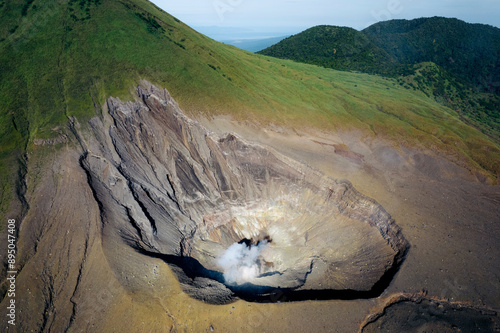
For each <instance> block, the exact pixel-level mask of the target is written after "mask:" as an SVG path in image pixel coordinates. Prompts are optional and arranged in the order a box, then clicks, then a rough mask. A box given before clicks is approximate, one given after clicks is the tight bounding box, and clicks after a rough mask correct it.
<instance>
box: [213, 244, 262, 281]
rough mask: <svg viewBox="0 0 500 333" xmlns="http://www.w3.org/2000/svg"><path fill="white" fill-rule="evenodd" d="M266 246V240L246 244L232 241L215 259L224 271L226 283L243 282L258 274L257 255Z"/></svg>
mask: <svg viewBox="0 0 500 333" xmlns="http://www.w3.org/2000/svg"><path fill="white" fill-rule="evenodd" d="M266 247H267V241H263V242H259V244H257V245H250V246H247V245H246V244H245V243H241V244H240V243H234V244H233V245H231V246H230V247H228V248H227V250H226V252H224V254H223V255H222V256H220V257H219V259H218V260H217V265H218V266H219V267H220V268H222V270H223V272H224V280H225V282H226V283H227V284H243V283H246V282H250V281H251V280H253V279H254V278H256V277H257V276H258V275H259V260H258V259H259V256H260V253H261V252H262V251H263V250H264V249H265V248H266Z"/></svg>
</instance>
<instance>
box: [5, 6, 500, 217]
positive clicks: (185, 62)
mask: <svg viewBox="0 0 500 333" xmlns="http://www.w3.org/2000/svg"><path fill="white" fill-rule="evenodd" d="M0 19H1V22H2V24H1V27H0V84H1V90H0V159H1V160H0V177H1V179H2V180H1V184H2V187H1V188H2V196H3V197H2V202H3V203H5V202H6V200H5V198H6V197H7V196H11V195H12V193H13V185H12V184H13V182H12V179H13V175H15V174H17V170H18V169H17V165H18V159H19V158H20V157H21V156H22V154H23V153H24V151H25V149H27V147H28V149H31V148H29V147H32V148H33V142H34V140H35V139H45V138H53V137H56V136H58V135H59V134H60V132H61V128H62V129H64V128H65V127H66V124H67V122H68V117H76V118H77V119H78V120H79V122H80V123H84V122H85V121H86V120H87V119H88V118H90V117H92V116H94V115H96V114H98V113H99V112H100V110H99V107H100V106H101V105H103V103H104V101H105V99H106V98H107V97H108V96H118V97H121V98H122V99H130V98H132V95H131V93H130V90H131V87H133V86H134V85H136V84H137V83H138V82H139V80H140V79H141V78H143V79H148V80H149V81H151V82H154V83H156V84H158V85H160V86H163V87H165V88H167V89H168V90H169V91H170V93H171V94H172V96H173V97H174V98H175V99H176V100H177V101H178V102H179V104H180V106H181V107H182V108H183V109H185V110H186V111H187V112H190V113H192V114H195V113H197V112H205V113H214V114H216V113H217V114H220V113H226V114H231V115H233V116H234V117H236V118H239V119H251V120H254V121H258V122H262V123H268V122H275V123H280V124H283V125H286V126H292V127H309V128H311V127H312V128H319V129H322V130H332V129H360V130H362V131H365V132H366V133H367V134H377V135H381V136H383V137H386V138H388V139H391V140H394V142H395V144H399V143H403V144H407V145H413V146H425V147H432V148H435V149H438V150H441V151H446V152H447V153H448V154H451V155H453V156H455V157H456V158H457V159H458V160H460V161H462V162H463V163H464V164H467V165H469V166H470V167H471V168H473V169H477V170H482V172H483V173H487V174H489V175H490V176H491V177H494V176H495V175H496V174H497V173H498V172H499V171H500V166H499V161H500V151H499V149H498V147H497V145H496V144H494V143H493V142H491V141H490V140H489V139H488V138H487V137H486V136H484V135H483V134H481V133H480V132H479V131H477V130H475V129H473V128H471V127H469V126H467V125H465V124H464V123H463V122H461V121H460V120H459V118H458V116H457V114H456V113H455V112H454V111H453V110H451V109H449V108H446V107H443V106H441V105H439V104H437V103H436V102H435V101H434V100H433V99H431V98H428V97H427V96H426V95H425V94H424V93H422V92H415V91H412V90H408V89H405V88H404V87H402V86H400V85H399V84H397V82H396V81H394V80H390V79H384V78H381V77H377V76H371V75H367V74H355V73H348V72H339V71H334V70H330V69H324V68H320V67H316V66H311V65H306V64H299V63H295V62H292V61H286V60H279V59H273V58H268V57H264V56H260V55H254V54H252V53H249V52H245V51H241V50H239V49H237V48H235V47H230V46H227V45H224V44H221V43H218V42H215V41H213V40H211V39H209V38H207V37H205V36H203V35H201V34H199V33H197V32H195V31H194V30H192V29H191V28H189V27H188V26H186V25H184V24H183V23H182V22H179V20H177V19H175V18H174V17H172V16H170V15H168V14H166V13H165V12H163V11H161V10H160V9H158V8H157V7H156V6H155V5H153V4H152V3H150V2H148V1H144V0H81V1H74V0H71V1H69V2H67V1H58V0H45V1H41V0H34V1H20V0H17V1H16V0H14V1H11V2H8V3H7V2H5V3H3V5H1V7H0ZM35 148H36V147H35ZM36 149H40V148H36ZM14 178H15V177H14ZM2 209H5V207H3V208H2Z"/></svg>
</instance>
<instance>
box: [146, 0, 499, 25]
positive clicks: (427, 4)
mask: <svg viewBox="0 0 500 333" xmlns="http://www.w3.org/2000/svg"><path fill="white" fill-rule="evenodd" d="M153 2H154V3H155V4H156V5H158V6H159V7H161V8H162V9H163V10H165V11H166V12H168V13H170V14H172V15H174V16H175V17H177V18H178V19H180V20H181V21H183V22H184V23H186V24H188V25H190V26H192V27H203V26H220V27H245V28H254V29H259V30H262V29H270V30H273V29H274V30H280V29H281V30H287V29H288V30H290V29H291V30H294V29H302V28H309V27H312V26H315V25H319V24H329V25H338V26H348V27H352V28H355V29H358V30H360V29H363V28H365V27H367V26H369V25H371V24H373V23H375V22H377V21H385V20H388V19H400V18H404V19H413V18H418V17H430V16H445V17H456V18H459V19H461V20H464V21H466V22H470V23H485V24H490V25H494V26H496V27H500V0H348V1H337V0H335V1H332V0H153Z"/></svg>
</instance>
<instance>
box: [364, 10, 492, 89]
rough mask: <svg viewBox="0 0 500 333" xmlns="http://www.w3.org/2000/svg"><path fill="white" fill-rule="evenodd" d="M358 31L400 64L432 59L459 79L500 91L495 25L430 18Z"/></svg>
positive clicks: (403, 21)
mask: <svg viewBox="0 0 500 333" xmlns="http://www.w3.org/2000/svg"><path fill="white" fill-rule="evenodd" d="M362 32H363V33H364V34H365V35H366V36H368V37H369V39H370V40H371V41H373V43H374V44H375V45H377V46H379V47H380V48H382V49H383V50H385V51H386V52H387V53H388V54H389V55H390V56H391V57H392V59H394V60H396V61H397V62H398V63H400V64H406V65H413V64H416V63H420V62H426V61H432V62H434V63H435V64H437V65H439V66H441V67H443V68H444V69H446V70H447V71H450V72H452V73H453V74H455V75H456V76H457V77H458V78H460V79H462V80H468V81H469V82H470V83H472V84H474V85H475V86H477V87H480V88H483V89H487V90H490V91H494V92H496V93H500V29H498V28H495V27H493V26H489V25H484V24H469V23H466V22H464V21H461V20H458V19H452V18H443V17H432V18H421V19H415V20H411V21H407V20H392V21H386V22H380V23H377V24H374V25H372V26H370V27H368V28H366V29H365V30H363V31H362ZM495 83H496V84H495Z"/></svg>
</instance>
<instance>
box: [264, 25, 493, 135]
mask: <svg viewBox="0 0 500 333" xmlns="http://www.w3.org/2000/svg"><path fill="white" fill-rule="evenodd" d="M259 53H260V54H264V55H270V56H274V57H278V58H282V59H291V60H295V61H299V62H305V63H310V64H315V65H319V66H323V67H327V68H333V69H337V70H347V71H358V72H363V73H370V74H377V75H382V76H385V77H392V78H396V79H397V80H398V83H399V84H400V85H401V86H404V87H406V88H407V89H418V90H421V91H423V92H424V93H425V94H426V95H428V96H433V97H434V98H435V99H436V101H438V102H439V103H441V104H443V105H445V106H447V107H450V108H453V109H455V110H456V111H457V112H458V113H459V114H460V115H461V117H462V118H463V120H464V121H466V122H468V123H469V124H471V125H472V126H475V127H477V128H479V129H481V130H482V131H483V132H484V133H486V134H488V135H489V136H490V137H492V138H493V139H494V140H496V141H497V142H500V115H499V114H498V112H497V110H498V109H500V29H498V28H496V27H493V26H490V25H484V24H469V23H466V22H464V21H461V20H458V19H450V18H443V17H437V16H436V17H431V18H420V19H413V20H390V21H384V22H379V23H376V24H374V25H372V26H370V27H368V28H366V29H363V30H361V31H357V30H354V29H352V28H345V27H335V26H317V27H313V28H310V29H307V30H305V31H303V32H302V33H300V34H297V35H294V36H292V37H289V38H288V39H285V40H283V41H281V42H279V43H277V44H275V45H273V46H271V47H269V48H267V49H265V50H263V51H260V52H259ZM428 62H433V63H435V64H436V66H437V67H436V68H433V69H431V70H429V71H421V70H420V69H419V68H421V67H422V65H421V64H423V63H428ZM424 66H425V65H424Z"/></svg>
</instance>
